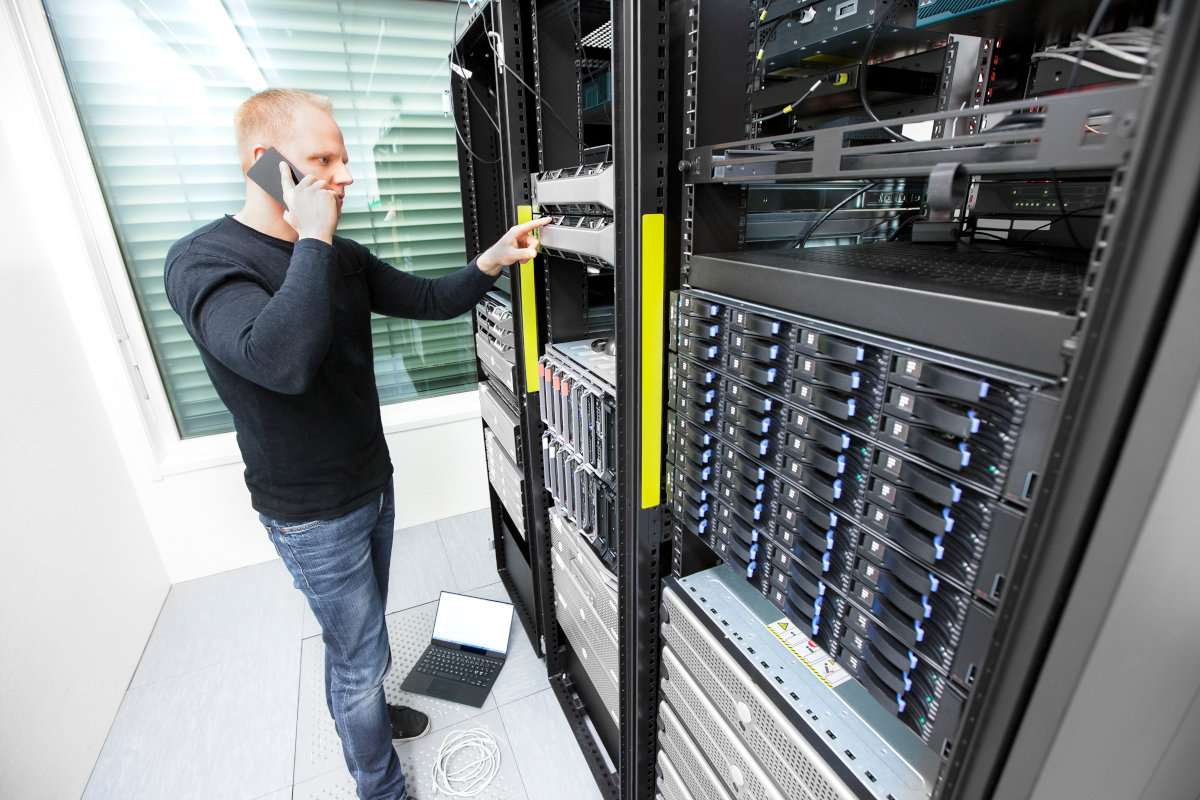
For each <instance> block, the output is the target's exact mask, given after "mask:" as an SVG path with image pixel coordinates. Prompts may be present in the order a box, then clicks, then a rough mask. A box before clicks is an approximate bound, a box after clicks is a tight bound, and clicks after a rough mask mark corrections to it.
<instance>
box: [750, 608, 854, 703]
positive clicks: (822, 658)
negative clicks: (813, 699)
mask: <svg viewBox="0 0 1200 800" xmlns="http://www.w3.org/2000/svg"><path fill="white" fill-rule="evenodd" d="M767 630H769V631H770V632H771V633H773V634H775V638H777V639H778V640H779V641H781V642H783V644H784V646H785V647H787V649H788V650H791V651H792V653H793V654H794V655H795V656H796V658H798V659H800V663H802V664H804V666H806V667H808V668H809V669H810V670H812V673H813V674H814V675H816V676H817V677H818V678H820V679H821V681H822V682H823V683H824V684H825V685H826V686H828V687H829V688H830V689H832V688H834V687H835V686H841V685H842V684H843V683H845V682H846V681H848V680H850V679H851V678H852V677H853V676H851V675H850V673H849V672H846V670H845V668H843V667H842V665H841V664H839V663H837V662H836V661H834V660H833V659H832V658H830V656H829V653H826V652H825V649H824V648H823V647H821V646H820V645H819V644H817V643H816V642H814V641H813V640H812V639H810V638H808V634H809V632H808V631H806V630H805V629H804V628H802V627H800V626H799V625H796V624H795V623H794V622H792V621H791V620H789V619H787V618H784V619H781V620H778V621H776V622H772V623H771V624H770V625H768V626H767Z"/></svg>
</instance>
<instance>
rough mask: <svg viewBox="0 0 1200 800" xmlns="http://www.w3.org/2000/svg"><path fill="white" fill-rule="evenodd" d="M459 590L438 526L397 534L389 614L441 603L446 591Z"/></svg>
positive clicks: (405, 530) (403, 530)
mask: <svg viewBox="0 0 1200 800" xmlns="http://www.w3.org/2000/svg"><path fill="white" fill-rule="evenodd" d="M456 586H457V584H456V583H455V581H454V573H453V572H452V571H451V569H450V561H449V560H448V559H447V558H446V550H445V548H444V547H442V537H441V536H440V535H438V527H437V523H435V522H426V523H425V524H424V525H415V526H413V527H411V528H402V529H400V530H398V531H396V538H395V539H394V540H393V542H392V570H391V577H390V579H389V581H388V602H387V613H389V614H391V613H393V612H396V611H403V610H404V609H406V608H412V607H414V606H419V605H421V604H423V603H428V602H431V601H433V600H437V599H438V595H440V594H441V592H442V590H443V589H445V590H447V591H454V590H455V587H456Z"/></svg>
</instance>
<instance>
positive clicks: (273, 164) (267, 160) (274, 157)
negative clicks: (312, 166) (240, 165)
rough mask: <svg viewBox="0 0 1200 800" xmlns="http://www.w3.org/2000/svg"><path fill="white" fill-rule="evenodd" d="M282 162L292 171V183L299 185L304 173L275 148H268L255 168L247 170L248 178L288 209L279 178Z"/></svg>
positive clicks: (255, 164) (256, 162)
mask: <svg viewBox="0 0 1200 800" xmlns="http://www.w3.org/2000/svg"><path fill="white" fill-rule="evenodd" d="M280 162H282V163H284V164H287V165H288V168H289V169H290V170H291V171H292V183H299V182H300V181H301V180H303V179H304V173H303V172H301V171H300V170H298V169H296V166H295V165H294V164H293V163H292V162H290V161H288V160H287V159H286V158H284V157H283V156H282V155H280V154H279V151H278V150H276V149H275V148H274V147H268V148H267V152H265V153H263V154H262V155H261V156H259V157H258V161H255V162H254V166H252V167H250V169H249V170H247V172H246V177H247V178H249V179H250V180H252V181H254V182H255V183H257V184H258V185H259V186H261V187H262V188H263V191H264V192H266V193H267V194H269V195H271V197H273V198H275V202H276V203H279V205H281V206H283V207H284V208H285V209H286V208H287V203H285V202H283V184H282V182H281V181H280V178H279V164H280Z"/></svg>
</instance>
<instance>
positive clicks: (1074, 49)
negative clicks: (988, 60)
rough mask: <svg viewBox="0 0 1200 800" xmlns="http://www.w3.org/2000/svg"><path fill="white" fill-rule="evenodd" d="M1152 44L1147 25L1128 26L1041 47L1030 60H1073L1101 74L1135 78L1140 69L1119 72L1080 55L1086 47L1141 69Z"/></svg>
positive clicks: (1138, 75)
mask: <svg viewBox="0 0 1200 800" xmlns="http://www.w3.org/2000/svg"><path fill="white" fill-rule="evenodd" d="M1154 43H1155V35H1154V31H1152V30H1150V29H1149V28H1140V27H1137V28H1130V29H1129V30H1127V31H1118V32H1115V33H1106V34H1103V35H1102V36H1093V37H1090V38H1089V37H1087V36H1085V37H1083V38H1080V39H1076V40H1075V41H1073V42H1071V43H1070V44H1068V45H1061V46H1060V45H1055V46H1053V47H1047V48H1046V49H1045V50H1039V51H1038V52H1036V53H1034V54H1033V60H1034V61H1042V60H1045V59H1047V58H1054V59H1058V60H1060V61H1067V62H1070V63H1072V64H1076V63H1077V64H1078V65H1079V66H1082V67H1086V68H1087V69H1090V70H1092V71H1093V72H1099V73H1100V74H1101V75H1108V76H1110V77H1113V78H1119V79H1121V80H1129V81H1135V80H1137V79H1139V78H1141V77H1142V71H1141V70H1139V71H1138V72H1123V71H1121V70H1118V69H1113V68H1112V67H1106V66H1104V65H1103V64H1097V63H1096V62H1094V61H1088V60H1086V59H1085V58H1084V57H1083V56H1084V54H1085V53H1086V51H1088V50H1099V51H1100V52H1103V53H1108V54H1109V55H1110V56H1115V57H1116V58H1119V59H1121V60H1122V61H1128V62H1129V63H1130V64H1133V65H1135V66H1137V67H1140V68H1142V69H1144V68H1145V66H1146V63H1147V59H1146V56H1147V55H1148V54H1149V53H1150V50H1151V48H1152V47H1153V46H1154Z"/></svg>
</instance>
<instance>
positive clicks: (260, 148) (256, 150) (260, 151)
mask: <svg viewBox="0 0 1200 800" xmlns="http://www.w3.org/2000/svg"><path fill="white" fill-rule="evenodd" d="M267 149H268V148H266V147H263V146H262V145H259V146H257V147H255V148H254V161H255V163H257V162H258V160H259V159H260V158H262V155H263V153H265V152H267Z"/></svg>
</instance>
